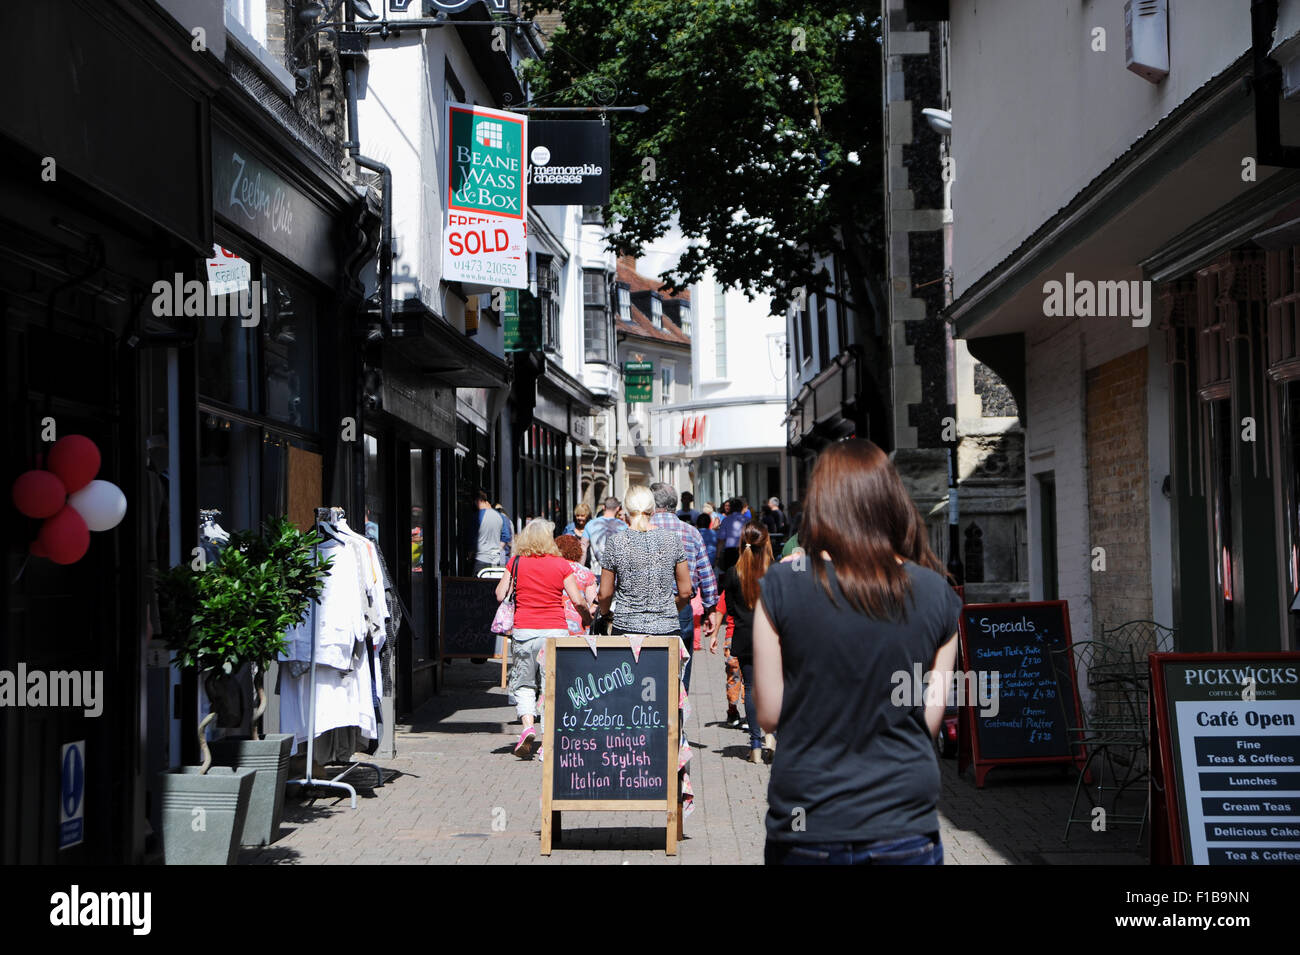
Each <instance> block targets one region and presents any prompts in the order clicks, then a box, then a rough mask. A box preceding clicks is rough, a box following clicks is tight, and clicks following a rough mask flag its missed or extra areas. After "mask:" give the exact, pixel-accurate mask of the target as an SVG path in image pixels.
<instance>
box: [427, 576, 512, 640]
mask: <svg viewBox="0 0 1300 955" xmlns="http://www.w3.org/2000/svg"><path fill="white" fill-rule="evenodd" d="M496 589H497V581H496V580H493V579H480V578H478V577H443V578H442V590H441V599H440V600H439V601H438V605H439V608H440V614H439V617H440V624H439V627H438V640H439V643H440V645H441V651H440V656H441V657H443V658H446V657H475V658H482V657H495V656H496V655H497V642H498V641H499V640H500V639H501V638H500V637H499V636H498V635H497V634H495V633H493V632H492V618H493V617H495V616H496V613H497V606H498V601H497V597H496Z"/></svg>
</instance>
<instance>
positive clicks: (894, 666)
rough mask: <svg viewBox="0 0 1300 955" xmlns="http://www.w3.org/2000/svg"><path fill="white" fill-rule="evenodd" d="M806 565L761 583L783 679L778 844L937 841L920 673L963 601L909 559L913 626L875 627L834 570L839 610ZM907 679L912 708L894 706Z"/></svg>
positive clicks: (772, 820)
mask: <svg viewBox="0 0 1300 955" xmlns="http://www.w3.org/2000/svg"><path fill="white" fill-rule="evenodd" d="M801 564H803V562H794V563H788V564H774V565H773V566H772V567H770V568H769V569H768V571H767V573H766V574H764V575H763V580H762V582H761V589H762V594H763V607H764V609H765V610H766V611H767V615H768V617H769V618H770V619H771V621H772V625H773V626H774V627H775V629H776V632H777V634H778V635H779V636H780V639H781V662H782V670H783V676H784V680H785V689H784V694H783V696H782V700H781V718H780V725H779V726H778V727H777V731H776V732H777V735H778V736H779V737H780V741H781V745H780V746H778V747H777V748H776V757H775V759H774V761H773V764H772V779H771V783H770V786H769V788H768V796H767V803H768V811H767V835H768V838H769V839H772V840H774V841H777V842H804V843H813V842H872V841H875V840H878V839H893V838H902V837H904V836H914V835H926V834H928V833H931V832H938V830H939V817H938V809H937V807H938V802H939V765H938V762H937V758H936V756H935V750H934V744H933V743H932V742H931V740H930V733H929V730H928V729H926V726H925V701H924V699H923V698H922V694H920V693H916V692H915V691H914V683H913V680H914V676H913V673H914V669H913V667H914V665H916V664H919V665H920V672H921V674H924V673H926V672H928V671H929V669H930V667H931V665H932V664H933V662H934V655H935V652H936V651H937V650H938V649H939V647H940V646H941V645H942V644H944V643H946V642H947V641H948V639H949V638H950V637H951V636H952V635H953V634H954V633H956V632H957V621H958V616H959V614H960V612H961V600H960V599H959V598H958V597H957V594H956V592H955V591H954V590H953V589H952V587H950V586H949V585H948V583H947V581H946V580H944V579H943V578H942V577H941V576H939V575H938V574H936V573H934V572H933V571H931V570H927V569H925V568H923V567H920V566H918V565H916V564H913V563H911V562H908V563H907V564H906V565H905V566H906V568H907V572H908V575H909V576H910V578H911V581H912V593H911V597H910V598H909V600H908V604H907V617H906V619H905V620H902V619H900V620H898V621H891V620H877V619H873V618H871V617H868V616H866V615H865V614H862V613H859V612H858V611H857V610H855V609H853V607H852V605H850V604H849V603H848V601H847V599H846V598H845V597H844V594H843V592H842V591H841V590H840V588H839V584H838V582H837V581H836V578H835V571H834V568H833V567H832V566H831V564H830V562H829V561H827V562H826V568H827V572H828V576H829V580H830V584H831V591H832V592H833V594H834V595H835V604H834V605H832V603H831V601H830V599H829V598H828V597H827V594H826V590H825V589H824V588H823V587H822V586H821V584H820V583H818V581H817V577H816V575H815V574H813V572H812V570H811V569H810V568H809V567H807V566H806V564H803V565H802V566H801ZM727 599H728V605H730V599H731V598H730V597H728V598H727ZM895 674H903V675H904V676H903V677H896V676H895ZM904 678H905V679H906V686H907V688H908V689H909V691H912V692H911V694H910V695H911V696H912V697H913V698H912V699H906V698H903V694H902V692H901V691H900V692H899V693H898V694H897V696H898V698H899V699H901V700H902V703H903V704H904V705H895V704H894V702H892V698H893V697H895V695H896V694H895V687H898V686H902V685H903V679H904ZM907 704H911V705H907Z"/></svg>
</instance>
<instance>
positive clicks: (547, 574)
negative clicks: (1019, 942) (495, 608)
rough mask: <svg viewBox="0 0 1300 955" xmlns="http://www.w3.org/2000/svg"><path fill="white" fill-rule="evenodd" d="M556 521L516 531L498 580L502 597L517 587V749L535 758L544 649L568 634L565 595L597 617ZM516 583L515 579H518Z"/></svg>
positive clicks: (513, 652)
mask: <svg viewBox="0 0 1300 955" xmlns="http://www.w3.org/2000/svg"><path fill="white" fill-rule="evenodd" d="M554 533H555V525H554V524H552V523H551V522H550V521H543V520H535V521H533V522H532V523H530V524H529V525H528V526H527V527H525V528H524V529H523V530H522V531H520V532H519V534H518V535H517V536H516V537H515V543H514V556H513V557H511V558H510V563H509V564H507V570H508V571H509V573H507V574H505V575H504V576H503V577H502V578H501V581H500V583H498V584H497V590H496V596H497V600H505V599H506V597H508V596H509V595H510V591H511V587H512V586H513V587H514V590H515V628H514V632H513V633H512V634H511V636H510V676H509V690H510V693H511V694H512V695H513V696H514V698H515V712H516V713H517V714H518V715H519V718H520V720H521V721H522V722H523V724H524V728H523V731H522V732H521V733H520V734H519V740H518V741H517V742H516V743H515V747H514V753H515V755H516V756H518V757H519V758H520V759H532V757H533V752H534V750H535V749H536V746H537V731H536V729H535V728H534V722H535V721H536V719H537V717H538V715H539V713H538V709H537V700H538V699H539V698H540V697H541V695H542V694H543V693H544V692H545V687H544V686H543V680H544V676H543V672H542V668H541V663H540V655H541V652H542V650H543V649H544V648H545V646H546V639H547V638H548V637H567V636H568V635H569V626H568V623H567V621H566V620H565V616H564V597H565V595H567V596H568V598H569V600H570V601H571V602H572V604H573V606H574V608H575V609H576V610H577V612H578V614H579V616H580V617H581V619H582V621H583V622H584V624H585V625H590V623H591V608H590V607H588V605H587V600H586V597H584V596H583V593H582V590H581V589H580V588H579V586H578V580H577V577H576V576H575V574H574V571H573V567H572V566H570V564H569V562H568V561H567V560H565V559H564V558H563V557H562V556H561V555H560V550H559V548H558V547H556V545H555V537H554ZM516 579H517V582H516V583H513V584H512V581H513V580H516Z"/></svg>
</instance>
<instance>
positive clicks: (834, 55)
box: [524, 0, 883, 313]
mask: <svg viewBox="0 0 1300 955" xmlns="http://www.w3.org/2000/svg"><path fill="white" fill-rule="evenodd" d="M540 9H548V10H550V11H552V12H555V13H559V14H561V16H562V17H563V25H562V26H560V27H559V28H558V29H557V30H556V31H555V32H554V34H553V35H552V36H550V37H548V38H547V48H546V52H545V54H544V56H543V57H542V58H541V59H540V60H538V61H532V62H530V63H526V64H525V67H524V79H525V80H526V81H527V82H528V83H529V84H530V90H531V98H532V102H533V103H535V104H537V105H550V106H556V105H572V106H597V105H601V104H602V103H603V104H605V105H620V106H624V105H627V106H630V105H637V104H645V105H646V106H648V107H649V111H648V112H646V113H644V114H640V115H637V114H632V113H615V114H610V118H611V122H612V124H613V135H612V142H611V165H612V167H613V168H612V195H611V202H610V209H609V212H610V214H611V216H612V218H613V219H614V220H615V221H616V222H617V232H616V234H615V236H614V241H615V243H616V247H617V248H618V250H619V251H621V252H629V253H636V252H637V250H638V249H640V248H641V247H643V246H644V245H647V244H649V243H650V242H652V241H653V240H655V239H657V238H659V237H660V236H662V235H663V234H664V233H665V232H666V231H667V230H668V229H669V227H670V225H671V223H672V221H673V220H674V219H675V220H676V222H677V225H678V227H679V228H680V229H681V231H682V233H683V234H684V235H685V236H686V238H687V239H688V240H689V245H688V247H687V249H686V251H685V253H684V254H683V256H682V259H681V261H680V262H679V263H678V265H677V267H676V268H675V269H674V270H673V271H671V272H669V273H667V274H666V275H665V276H663V277H664V278H665V280H666V281H668V282H669V284H670V285H672V286H674V287H676V288H681V287H685V286H687V285H690V284H691V283H693V282H695V281H698V280H699V279H700V278H701V277H702V275H703V274H704V272H705V271H706V269H709V268H711V269H712V270H713V271H714V272H715V273H716V275H717V276H718V278H719V279H720V280H721V281H722V283H723V284H725V285H727V286H731V287H740V288H744V289H746V290H747V291H748V292H750V293H751V294H754V293H758V292H770V293H771V294H772V295H773V296H774V298H773V309H774V310H775V311H777V312H778V313H779V312H781V311H784V309H785V307H786V304H787V303H788V302H790V301H795V300H797V299H798V298H799V291H798V290H799V289H801V288H802V289H806V290H808V291H810V292H811V291H816V290H817V289H818V288H821V287H824V285H825V284H826V278H827V277H826V276H825V274H824V273H822V274H821V275H820V276H818V275H817V274H816V273H815V269H814V261H815V258H814V256H815V255H821V256H828V255H840V256H842V260H843V261H845V262H846V263H847V264H848V266H849V267H848V269H847V272H848V278H849V281H850V283H851V286H852V288H853V290H854V298H855V299H856V300H858V302H859V303H860V302H861V300H862V299H863V298H864V297H865V295H866V290H867V283H869V282H871V281H874V280H875V278H876V277H878V276H879V275H880V274H881V272H882V266H883V255H882V251H883V246H882V235H883V232H882V222H883V209H882V198H881V189H882V185H881V182H882V170H881V162H882V156H881V154H880V153H881V145H880V132H879V131H880V123H881V112H882V99H881V92H880V90H881V75H882V65H881V53H880V49H881V48H880V43H879V23H878V17H877V13H876V12H874V11H873V12H868V7H867V6H866V5H865V4H863V5H853V4H845V3H843V2H835V0H800V2H798V3H795V2H791V0H691V2H682V0H545V2H542V3H537V4H535V5H534V6H532V8H531V9H528V8H527V7H526V12H527V13H529V14H535V13H536V12H537V11H538V10H540Z"/></svg>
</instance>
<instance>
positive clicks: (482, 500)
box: [472, 488, 505, 574]
mask: <svg viewBox="0 0 1300 955" xmlns="http://www.w3.org/2000/svg"><path fill="white" fill-rule="evenodd" d="M475 500H476V502H477V504H478V518H477V523H476V524H475V536H474V538H473V540H472V543H473V545H474V552H473V558H472V559H473V562H474V573H476V574H477V573H478V572H479V571H480V570H482V569H483V568H485V567H500V566H501V563H500V561H501V539H502V525H503V524H504V523H505V519H504V518H503V517H502V516H501V514H499V513H498V512H497V511H496V510H495V509H494V508H493V507H492V504H491V501H490V500H489V498H488V492H487V491H485V490H484V489H483V488H479V491H478V494H477V495H476V497H475Z"/></svg>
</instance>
